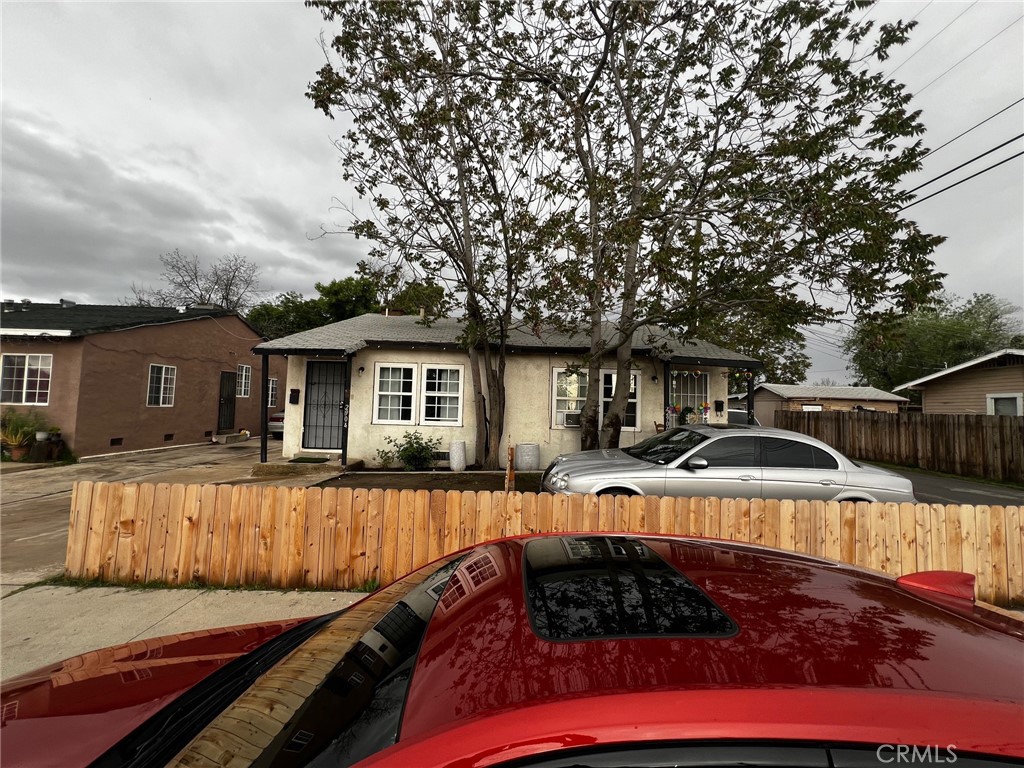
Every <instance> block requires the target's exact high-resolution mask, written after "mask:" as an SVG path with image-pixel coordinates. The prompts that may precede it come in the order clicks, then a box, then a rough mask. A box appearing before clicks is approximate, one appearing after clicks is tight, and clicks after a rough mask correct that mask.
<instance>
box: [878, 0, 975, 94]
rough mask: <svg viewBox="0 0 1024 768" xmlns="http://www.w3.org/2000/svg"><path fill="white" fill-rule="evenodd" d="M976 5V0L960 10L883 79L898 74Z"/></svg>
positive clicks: (919, 13) (919, 12)
mask: <svg viewBox="0 0 1024 768" xmlns="http://www.w3.org/2000/svg"><path fill="white" fill-rule="evenodd" d="M977 4H978V0H974V2H973V3H971V4H970V5H968V6H967V7H966V8H964V9H963V10H962V11H961V12H960V14H959V15H958V16H957V17H956V18H955V19H953V20H952V21H951V22H949V24H947V25H946V26H944V27H943V28H942V29H940V30H939V31H938V32H936V33H935V34H934V35H932V36H931V37H929V38H928V39H927V40H926V41H925V42H924V44H923V45H922V46H921V47H920V48H918V49H917V50H916V51H914V52H913V53H912V54H910V55H909V56H908V57H907V58H906V59H905V60H904V62H903V64H900V65H899V66H898V67H896V69H894V70H893V71H892V72H890V73H889V74H888V75H886V76H885V77H886V79H888V78H890V77H892V76H893V75H895V74H896V73H897V72H899V71H900V69H902V68H903V66H904V64H906V63H907V62H908V61H910V60H911V59H912V58H914V57H915V56H917V54H919V53H920V52H921V51H923V50H924V49H925V48H927V47H928V43H930V42H932V40H934V39H935V38H936V37H938V36H939V35H941V34H942V33H943V32H945V31H946V30H947V29H949V28H950V27H951V26H953V25H954V24H956V22H957V21H958V20H959V19H960V16H963V15H964V14H965V13H967V12H968V11H969V10H971V8H973V7H974V6H976V5H977ZM928 5H931V3H928ZM928 5H926V6H925V7H924V8H927V7H928ZM924 8H922V9H921V11H923V10H924ZM921 11H918V14H917V16H920V15H921ZM917 16H915V17H914V19H916V18H917ZM914 19H911V21H913V20H914Z"/></svg>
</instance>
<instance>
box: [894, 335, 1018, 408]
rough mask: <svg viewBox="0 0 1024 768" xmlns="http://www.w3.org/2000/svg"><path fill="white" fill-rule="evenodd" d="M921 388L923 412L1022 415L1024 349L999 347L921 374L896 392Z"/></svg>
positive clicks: (899, 387) (897, 388)
mask: <svg viewBox="0 0 1024 768" xmlns="http://www.w3.org/2000/svg"><path fill="white" fill-rule="evenodd" d="M904 389H908V390H909V389H914V390H919V391H920V392H921V409H922V411H923V412H924V413H977V414H988V415H989V416H1024V349H1015V348H1011V349H1000V350H999V351H998V352H992V353H991V354H988V355H982V356H981V357H976V358H974V359H973V360H968V361H967V362H966V363H960V365H954V366H951V367H949V368H945V369H944V370H941V371H938V372H936V373H932V374H930V375H928V376H922V377H921V378H920V379H914V381H908V382H907V383H906V384H901V385H900V386H898V387H896V389H895V390H894V391H895V392H899V391H900V390H904Z"/></svg>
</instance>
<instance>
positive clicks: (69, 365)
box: [0, 337, 83, 445]
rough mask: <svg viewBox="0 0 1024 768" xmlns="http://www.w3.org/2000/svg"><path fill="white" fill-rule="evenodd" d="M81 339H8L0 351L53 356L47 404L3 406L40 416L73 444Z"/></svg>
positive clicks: (80, 362)
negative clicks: (58, 428) (57, 428)
mask: <svg viewBox="0 0 1024 768" xmlns="http://www.w3.org/2000/svg"><path fill="white" fill-rule="evenodd" d="M82 349H83V345H82V340H81V339H67V338H65V339H58V338H54V339H53V340H51V341H40V340H37V339H19V338H17V337H8V338H5V339H4V340H3V344H2V345H0V352H2V353H3V354H10V355H52V356H53V366H52V368H51V370H50V396H49V402H48V403H47V404H46V405H0V408H3V409H4V410H7V409H8V408H10V409H12V410H16V411H25V412H33V413H38V414H39V416H40V418H41V420H42V421H44V422H45V423H46V425H47V426H50V427H60V429H61V437H62V439H63V440H64V441H65V442H67V443H68V444H69V445H73V444H74V442H73V441H74V439H75V434H76V432H77V429H78V400H79V396H80V387H79V381H80V378H81V376H80V373H81V367H82Z"/></svg>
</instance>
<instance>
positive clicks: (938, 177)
mask: <svg viewBox="0 0 1024 768" xmlns="http://www.w3.org/2000/svg"><path fill="white" fill-rule="evenodd" d="M1017 139H1024V133H1019V134H1017V135H1016V136H1014V137H1013V138H1012V139H1010V140H1009V141H1004V142H1003V143H1002V144H1000V145H999V146H998V147H992V149H990V150H989V151H988V152H982V153H981V154H980V155H977V156H975V157H972V158H971V159H970V160H968V161H967V162H966V163H960V165H958V166H957V167H956V168H952V169H950V170H948V171H946V172H945V173H943V174H940V175H938V176H936V177H935V178H934V179H931V180H929V181H926V182H925V183H924V184H920V185H918V186H916V187H914V188H913V189H911V190H909V191H910V192H917V190H919V189H921V187H927V186H928V185H929V184H934V183H935V182H936V181H938V180H939V179H941V178H944V177H946V176H949V174H951V173H955V172H956V171H959V170H960V169H961V168H963V167H964V166H965V165H970V164H971V163H973V162H974V161H975V160H981V158H983V157H985V156H986V155H991V154H992V153H993V152H995V151H996V150H998V149H1002V148H1003V147H1005V146H1006V145H1007V144H1013V142H1015V141H1016V140H1017Z"/></svg>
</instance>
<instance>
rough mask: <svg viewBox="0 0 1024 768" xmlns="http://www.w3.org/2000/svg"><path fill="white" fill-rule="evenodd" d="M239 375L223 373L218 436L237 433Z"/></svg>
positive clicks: (218, 413)
mask: <svg viewBox="0 0 1024 768" xmlns="http://www.w3.org/2000/svg"><path fill="white" fill-rule="evenodd" d="M237 378H238V374H236V373H235V372H234V371H221V374H220V405H219V406H218V408H217V434H218V435H225V434H227V433H228V432H234V431H235V388H236V386H237Z"/></svg>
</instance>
